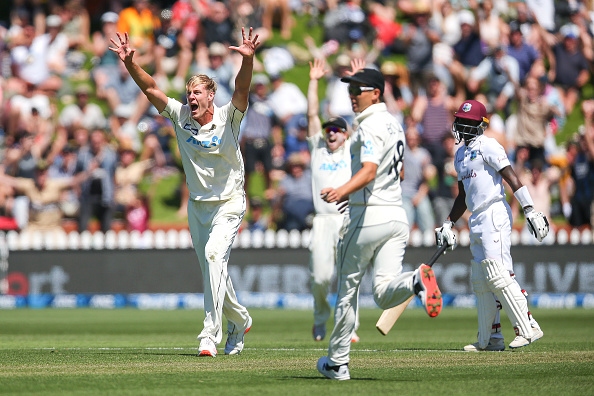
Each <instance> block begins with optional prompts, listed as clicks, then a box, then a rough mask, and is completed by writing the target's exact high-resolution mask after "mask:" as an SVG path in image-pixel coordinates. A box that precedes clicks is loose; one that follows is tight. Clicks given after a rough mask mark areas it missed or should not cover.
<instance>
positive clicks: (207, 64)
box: [192, 41, 235, 106]
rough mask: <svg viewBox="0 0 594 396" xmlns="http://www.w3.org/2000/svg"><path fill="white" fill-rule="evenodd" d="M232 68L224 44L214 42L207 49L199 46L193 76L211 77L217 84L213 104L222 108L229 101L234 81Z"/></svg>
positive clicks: (231, 62)
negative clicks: (203, 75) (204, 75)
mask: <svg viewBox="0 0 594 396" xmlns="http://www.w3.org/2000/svg"><path fill="white" fill-rule="evenodd" d="M234 70H235V68H234V66H233V61H232V60H231V58H230V54H229V51H228V50H227V47H225V45H224V44H222V43H220V42H218V41H215V42H212V43H211V44H210V45H209V46H208V47H206V46H204V45H202V44H199V45H198V49H197V50H196V64H195V65H194V67H193V69H192V73H193V74H206V75H207V76H212V77H213V78H214V79H215V80H216V82H217V93H216V95H215V99H214V103H215V104H216V105H217V106H222V105H224V104H226V103H229V101H230V100H231V93H232V92H233V89H232V88H231V86H232V82H233V79H234Z"/></svg>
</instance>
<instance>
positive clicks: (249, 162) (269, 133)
mask: <svg viewBox="0 0 594 396" xmlns="http://www.w3.org/2000/svg"><path fill="white" fill-rule="evenodd" d="M269 83H270V80H269V79H268V77H267V76H266V75H265V74H256V75H255V76H254V78H253V81H252V89H251V92H250V96H249V104H250V106H249V107H248V110H247V112H246V115H245V120H244V121H243V123H242V125H241V134H240V135H239V139H240V145H241V150H242V154H243V158H244V162H245V188H246V191H249V188H250V179H251V177H252V174H253V173H254V172H255V171H256V165H257V164H258V163H260V164H261V165H262V168H263V169H264V178H265V180H266V191H267V193H268V194H272V174H271V173H272V170H273V168H274V166H273V156H275V157H278V156H280V158H281V159H282V158H283V155H284V147H283V137H282V128H281V125H280V121H279V120H278V119H277V118H276V116H275V115H274V111H273V110H272V106H271V104H270V98H269V96H268V84H269Z"/></svg>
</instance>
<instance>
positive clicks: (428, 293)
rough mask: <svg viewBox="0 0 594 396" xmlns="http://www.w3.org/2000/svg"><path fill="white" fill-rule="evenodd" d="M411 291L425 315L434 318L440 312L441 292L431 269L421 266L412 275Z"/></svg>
mask: <svg viewBox="0 0 594 396" xmlns="http://www.w3.org/2000/svg"><path fill="white" fill-rule="evenodd" d="M413 289H414V291H415V294H416V295H417V296H418V297H419V298H420V299H421V303H422V304H423V308H425V311H427V314H428V315H429V316H430V317H432V318H434V317H436V316H437V315H439V313H440V312H441V292H440V291H439V286H437V281H436V280H435V274H434V273H433V270H432V269H431V267H429V266H428V265H425V264H421V265H420V266H419V268H417V270H416V271H415V272H414V275H413Z"/></svg>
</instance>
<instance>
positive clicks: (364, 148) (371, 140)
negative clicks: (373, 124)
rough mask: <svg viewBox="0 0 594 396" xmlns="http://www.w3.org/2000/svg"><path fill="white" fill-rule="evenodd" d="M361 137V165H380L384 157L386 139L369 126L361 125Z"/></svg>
mask: <svg viewBox="0 0 594 396" xmlns="http://www.w3.org/2000/svg"><path fill="white" fill-rule="evenodd" d="M359 128H360V136H361V141H362V142H363V144H362V145H361V163H363V162H373V163H374V164H376V165H378V166H379V164H380V162H381V160H382V156H383V155H384V151H385V150H384V139H382V138H381V136H379V135H378V134H376V133H374V132H373V130H372V128H370V127H369V126H363V125H360V126H359Z"/></svg>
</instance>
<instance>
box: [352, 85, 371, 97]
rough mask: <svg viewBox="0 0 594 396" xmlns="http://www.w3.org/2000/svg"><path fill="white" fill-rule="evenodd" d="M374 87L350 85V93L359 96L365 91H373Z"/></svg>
mask: <svg viewBox="0 0 594 396" xmlns="http://www.w3.org/2000/svg"><path fill="white" fill-rule="evenodd" d="M373 90H375V88H373V87H360V86H358V85H349V95H353V96H359V95H361V93H362V92H363V91H373Z"/></svg>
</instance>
